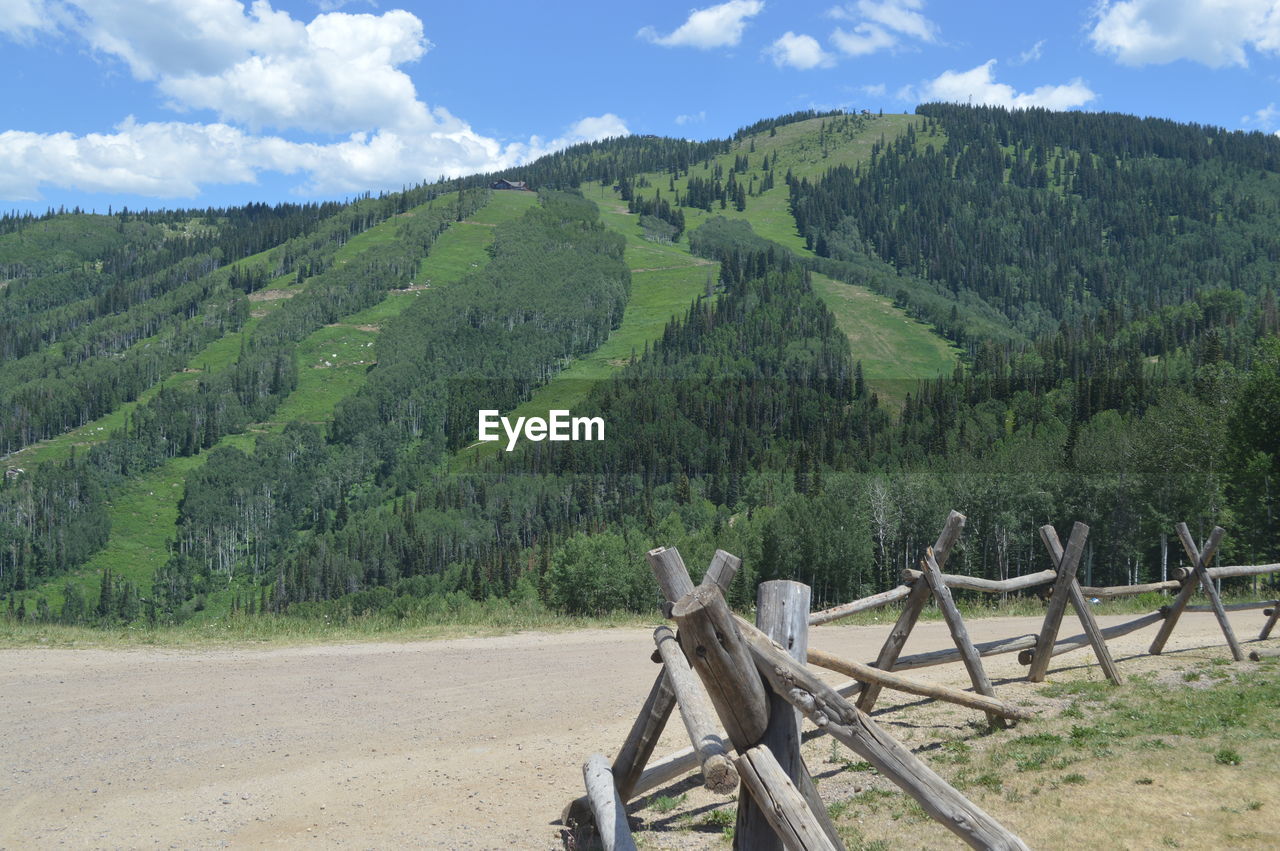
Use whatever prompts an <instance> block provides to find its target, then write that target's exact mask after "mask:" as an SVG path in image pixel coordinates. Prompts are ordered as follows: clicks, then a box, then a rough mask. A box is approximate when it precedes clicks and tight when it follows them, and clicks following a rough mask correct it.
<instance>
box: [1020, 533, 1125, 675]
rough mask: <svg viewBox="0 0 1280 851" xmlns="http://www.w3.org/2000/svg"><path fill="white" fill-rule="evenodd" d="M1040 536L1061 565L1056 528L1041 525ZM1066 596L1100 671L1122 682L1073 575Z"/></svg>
mask: <svg viewBox="0 0 1280 851" xmlns="http://www.w3.org/2000/svg"><path fill="white" fill-rule="evenodd" d="M1040 538H1041V540H1043V541H1044V545H1045V547H1047V548H1048V550H1049V558H1050V559H1051V560H1052V561H1053V564H1054V567H1055V568H1056V567H1058V566H1059V565H1061V564H1062V557H1063V555H1064V553H1063V550H1062V541H1060V540H1059V539H1058V530H1057V529H1054V528H1053V527H1052V526H1047V525H1046V526H1042V527H1041V528H1040ZM1067 598H1068V600H1070V602H1071V605H1072V607H1074V608H1075V610H1076V615H1077V616H1078V617H1079V618H1080V626H1082V627H1083V628H1084V634H1085V635H1087V636H1088V637H1089V644H1090V645H1091V646H1092V647H1093V655H1094V656H1096V657H1097V659H1098V664H1099V665H1100V666H1101V667H1102V672H1103V673H1104V674H1106V676H1107V679H1109V680H1110V681H1111V682H1112V683H1114V684H1115V685H1120V684H1121V683H1123V682H1124V677H1122V676H1120V669H1119V668H1117V667H1116V663H1115V660H1113V659H1112V658H1111V651H1110V650H1109V649H1108V648H1107V642H1106V640H1105V639H1103V637H1102V633H1101V632H1100V631H1099V629H1098V621H1097V619H1096V618H1094V616H1093V610H1092V609H1091V608H1089V602H1088V601H1087V600H1085V598H1084V593H1083V592H1082V591H1081V590H1080V583H1079V581H1077V579H1076V577H1074V576H1073V577H1071V584H1070V587H1069V588H1068V589H1067ZM1055 640H1056V636H1055Z"/></svg>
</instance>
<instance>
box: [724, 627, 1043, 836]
mask: <svg viewBox="0 0 1280 851" xmlns="http://www.w3.org/2000/svg"><path fill="white" fill-rule="evenodd" d="M738 623H739V628H740V631H741V634H742V638H743V640H744V641H745V642H746V644H747V645H748V646H749V647H750V649H751V654H752V656H753V657H754V659H755V663H756V666H757V667H758V668H759V670H760V673H761V674H763V675H764V678H765V679H766V680H768V682H769V684H770V686H771V687H772V688H773V691H774V692H775V693H777V694H780V695H782V696H783V697H785V698H786V699H787V701H788V702H790V703H791V705H792V706H795V707H796V708H798V709H799V710H800V711H801V712H803V713H804V714H805V715H806V716H807V717H808V718H809V720H810V721H812V722H813V723H814V724H815V725H816V726H817V727H818V728H819V729H821V730H825V731H826V732H827V733H830V734H831V735H832V736H834V737H835V738H836V739H838V740H839V741H840V742H842V743H844V744H845V745H847V746H848V747H849V748H850V749H852V750H853V751H854V752H855V753H857V754H858V755H859V756H861V757H862V758H863V759H865V760H867V761H868V762H870V763H871V764H872V765H873V766H875V768H876V770H878V771H879V772H880V773H881V774H883V775H884V776H885V777H888V778H889V779H890V780H892V781H893V782H894V783H895V784H897V785H898V787H899V788H901V789H902V790H903V791H904V792H906V793H907V794H908V795H910V796H911V797H912V798H914V799H915V800H916V801H917V802H918V803H919V804H920V806H921V807H923V808H924V810H925V812H927V813H928V814H929V815H931V816H933V818H935V819H936V820H937V821H939V822H941V823H942V824H943V825H944V826H945V827H946V828H947V829H948V830H950V831H951V832H952V833H955V834H956V835H957V836H959V837H960V838H961V839H963V840H964V841H965V842H967V843H968V844H969V845H971V846H973V847H974V848H993V849H1025V848H1026V847H1027V846H1026V845H1025V844H1024V843H1023V842H1022V840H1020V839H1019V838H1018V837H1016V836H1014V835H1013V834H1012V833H1010V832H1009V831H1008V830H1007V829H1005V828H1004V827H1003V826H1002V825H1001V824H1000V823H999V822H997V821H996V820H995V819H993V818H992V817H991V816H989V815H988V814H987V813H985V812H984V811H983V810H982V809H981V808H980V807H978V806H977V805H975V804H974V803H973V802H971V801H969V800H968V799H967V798H965V797H964V795H962V794H960V792H958V791H956V789H954V788H953V787H952V786H951V785H950V784H948V783H947V782H946V781H945V780H943V779H942V778H941V777H939V776H938V775H937V774H935V773H934V772H933V770H932V769H931V768H929V767H928V766H927V765H925V764H924V763H923V762H921V761H920V760H919V759H918V758H917V757H916V756H915V754H913V753H912V752H911V751H910V750H909V749H907V748H906V747H905V746H903V745H902V744H901V743H899V742H898V741H896V740H895V739H894V738H893V737H891V736H890V735H889V734H887V733H885V732H884V731H883V730H882V729H880V726H879V725H878V724H876V723H875V722H874V721H872V720H871V719H870V718H869V717H868V716H867V714H866V713H864V712H862V711H861V710H860V709H858V708H857V707H855V706H853V705H852V704H850V703H849V702H848V701H847V700H845V699H844V698H843V697H841V696H840V695H839V694H837V693H836V692H835V691H834V690H833V689H832V688H831V687H829V686H827V685H826V684H825V683H823V682H822V681H821V680H819V679H818V678H817V677H816V676H815V675H814V674H813V673H812V672H811V671H809V670H808V669H807V668H806V667H805V666H804V665H801V664H800V663H799V662H797V661H796V660H794V659H792V658H791V657H790V656H788V655H787V654H786V653H785V652H784V651H783V650H782V648H780V647H778V646H776V645H775V644H774V643H773V642H772V641H771V640H770V639H769V637H768V636H767V635H765V634H764V633H762V632H760V631H759V630H757V629H756V628H755V627H753V626H751V624H749V623H746V622H745V621H742V620H739V622H738Z"/></svg>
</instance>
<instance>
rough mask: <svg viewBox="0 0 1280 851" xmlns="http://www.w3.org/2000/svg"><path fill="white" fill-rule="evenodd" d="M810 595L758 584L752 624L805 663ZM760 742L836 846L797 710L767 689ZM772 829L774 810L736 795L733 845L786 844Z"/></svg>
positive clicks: (799, 586)
mask: <svg viewBox="0 0 1280 851" xmlns="http://www.w3.org/2000/svg"><path fill="white" fill-rule="evenodd" d="M810 598H811V592H810V590H809V586H808V585H805V584H803V583H801V582H792V581H790V580H785V579H778V580H774V581H772V582H764V583H761V584H760V586H759V587H758V588H757V589H756V627H757V628H758V629H760V631H762V632H763V633H765V634H766V635H768V636H769V637H770V638H772V639H773V640H774V641H776V642H778V644H779V645H781V646H782V647H783V648H785V649H786V651H787V653H789V654H790V655H791V657H792V658H793V659H797V660H799V661H800V662H804V661H805V658H806V657H807V655H808V650H809V600H810ZM756 676H757V677H758V676H759V674H758V673H757V674H756ZM759 744H760V745H761V746H763V747H765V748H768V750H769V751H770V752H771V754H772V756H773V758H774V759H775V760H776V762H777V765H778V766H779V770H781V771H782V772H783V773H784V775H785V776H786V777H788V778H790V781H791V783H792V784H794V786H795V788H796V789H797V790H799V792H800V794H801V795H802V796H803V798H804V800H805V801H806V802H808V805H809V809H811V810H812V811H813V818H814V819H815V821H816V823H817V824H818V825H820V826H821V828H822V832H823V833H824V834H825V835H826V837H827V838H828V839H829V844H830V845H833V846H835V847H839V846H840V844H841V843H840V833H839V831H838V830H836V827H835V825H834V824H832V823H831V819H830V817H829V816H828V815H827V809H826V805H825V804H824V803H822V797H821V796H820V795H819V794H818V790H817V787H815V786H814V785H813V778H812V777H811V776H810V775H809V768H808V766H806V765H805V763H804V758H803V757H802V756H801V755H800V713H799V712H798V711H797V710H795V709H793V708H792V707H791V704H789V703H787V701H786V700H784V699H783V698H781V697H779V696H778V695H776V694H774V693H773V692H772V691H770V692H769V725H768V726H767V727H766V728H765V731H764V736H763V737H762V738H761V740H760V743H759ZM758 749H759V748H758V747H757V748H755V749H753V750H758ZM738 766H739V774H741V768H742V757H739V759H738ZM742 782H743V791H744V792H745V791H746V790H747V789H748V787H749V786H750V783H749V782H748V778H746V777H743V778H742ZM777 828H778V826H777V824H776V823H775V820H774V814H773V813H771V812H769V811H768V808H767V807H764V806H761V805H760V804H758V803H757V798H755V797H753V795H749V794H739V795H738V822H737V826H736V827H735V829H734V845H735V847H743V848H750V849H752V851H756V849H759V851H773V849H781V848H783V847H784V845H786V842H785V839H784V836H783V834H782V833H779V832H778V829H777ZM739 837H741V842H740V841H739ZM743 843H745V844H743ZM806 847H808V846H806Z"/></svg>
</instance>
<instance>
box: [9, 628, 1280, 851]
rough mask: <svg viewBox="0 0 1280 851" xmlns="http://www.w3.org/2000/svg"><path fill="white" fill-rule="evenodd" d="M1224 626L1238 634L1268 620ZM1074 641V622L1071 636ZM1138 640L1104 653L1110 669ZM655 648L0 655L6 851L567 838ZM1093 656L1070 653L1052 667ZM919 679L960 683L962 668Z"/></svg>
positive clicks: (452, 646)
mask: <svg viewBox="0 0 1280 851" xmlns="http://www.w3.org/2000/svg"><path fill="white" fill-rule="evenodd" d="M1126 619H1127V617H1125V616H1117V617H1113V618H1103V619H1102V621H1103V625H1104V626H1106V625H1110V624H1112V623H1118V622H1121V621H1123V620H1126ZM1232 621H1233V623H1234V624H1235V625H1236V628H1237V630H1238V632H1239V633H1240V634H1241V636H1242V637H1252V636H1253V635H1256V632H1257V629H1258V627H1259V626H1260V622H1261V617H1260V613H1257V612H1242V613H1237V614H1235V615H1233V617H1232ZM1038 627H1039V619H1038V618H991V619H981V620H973V621H970V623H969V629H970V633H971V634H972V636H973V638H974V640H975V641H984V640H991V639H995V638H1002V637H1011V636H1015V635H1021V634H1025V633H1030V632H1034V631H1035V630H1036V629H1038ZM888 630H889V624H887V623H886V624H884V625H879V626H858V627H840V626H827V627H820V628H818V629H816V630H815V631H814V633H813V637H812V639H811V643H812V644H813V646H815V647H820V648H822V649H825V650H830V651H832V652H835V653H839V654H843V655H848V656H851V657H852V658H857V659H871V658H873V657H874V656H875V653H876V650H877V649H878V648H879V646H880V644H881V642H882V641H883V639H884V637H885V636H886V635H887V633H888ZM1076 631H1077V630H1076V629H1075V628H1074V624H1073V623H1072V620H1071V619H1070V618H1068V619H1067V621H1066V622H1065V623H1064V630H1063V634H1064V635H1066V634H1074V633H1075V632H1076ZM1152 634H1153V631H1152V630H1151V629H1147V630H1143V631H1141V632H1139V633H1136V634H1134V635H1131V636H1127V637H1125V638H1121V639H1119V640H1117V641H1116V642H1114V643H1113V645H1112V646H1113V652H1114V653H1115V655H1116V656H1117V658H1118V659H1120V660H1121V662H1120V664H1121V667H1122V669H1124V667H1125V662H1124V661H1123V660H1124V659H1125V657H1126V656H1130V655H1131V654H1136V653H1140V652H1142V651H1143V650H1144V649H1145V647H1146V644H1147V643H1148V642H1149V641H1150V638H1151V635H1152ZM1221 643H1222V639H1221V635H1220V633H1218V632H1217V625H1216V623H1215V622H1214V620H1213V618H1212V616H1211V615H1202V614H1198V613H1197V614H1191V615H1187V616H1185V617H1184V619H1183V621H1182V622H1181V623H1180V625H1179V628H1178V630H1177V631H1176V632H1175V634H1174V638H1173V639H1172V641H1171V642H1170V646H1169V648H1168V653H1169V656H1168V658H1172V659H1176V658H1177V652H1178V651H1187V650H1189V649H1190V648H1197V647H1203V646H1207V645H1218V644H1221ZM1276 643H1277V642H1276V641H1274V640H1273V641H1271V642H1268V644H1270V645H1275V644H1276ZM946 646H949V638H948V637H947V634H946V629H945V627H944V626H943V625H942V624H941V623H938V622H925V623H922V624H920V626H919V627H917V630H916V632H915V634H914V635H913V637H912V639H911V642H910V643H909V645H908V649H907V652H918V651H927V650H935V649H941V648H943V647H946ZM652 647H653V644H652V639H651V636H650V632H649V631H648V630H644V629H611V630H584V631H578V632H567V633H524V634H517V635H508V636H501V637H493V638H476V639H455V640H445V641H433V642H421V643H400V644H391V643H376V644H349V645H336V646H319V647H288V648H272V649H263V650H258V649H212V650H206V649H200V650H155V649H128V650H63V649H35V648H18V649H8V650H3V651H0V754H3V758H2V762H3V765H4V770H3V771H0V846H2V847H11V846H12V847H17V846H28V847H29V846H49V845H54V844H67V845H72V846H82V847H89V846H92V847H134V846H142V845H147V846H153V845H171V846H178V847H192V846H208V845H219V844H233V845H259V844H286V845H293V844H301V843H302V842H304V841H305V842H316V841H318V842H320V843H322V844H325V845H343V846H358V847H370V846H377V847H388V846H395V845H412V846H418V847H423V846H426V847H438V848H556V847H560V840H559V827H558V826H557V825H555V824H554V822H555V820H556V819H557V818H558V816H559V813H560V810H561V808H562V807H563V805H564V804H565V803H566V802H567V800H568V799H569V798H571V797H574V796H576V795H577V794H579V793H580V792H579V790H580V787H581V783H582V781H581V764H582V762H583V760H584V759H585V758H586V756H587V755H588V754H590V753H591V752H593V751H600V752H603V753H606V754H611V753H612V752H613V751H614V750H615V749H616V747H617V745H618V743H619V742H620V741H621V740H622V737H623V736H624V735H625V734H626V731H627V729H628V728H629V727H630V724H631V722H632V720H633V719H634V717H635V713H636V712H637V711H638V709H639V707H640V705H641V703H642V702H643V700H644V697H645V694H646V693H647V691H648V689H649V686H650V684H651V683H652V680H653V676H654V674H655V672H656V666H655V665H654V664H653V663H652V662H651V661H650V660H649V654H650V652H651V651H652ZM1221 653H1222V654H1223V655H1226V649H1225V647H1223V648H1221ZM1091 658H1092V657H1091V655H1090V654H1088V653H1087V652H1086V651H1078V652H1076V653H1073V654H1071V655H1069V656H1065V657H1061V659H1060V664H1061V665H1062V666H1066V667H1075V666H1079V665H1081V664H1082V663H1085V662H1086V661H1089V660H1091ZM988 662H989V671H990V673H991V676H992V679H993V680H995V681H996V682H997V690H998V691H999V692H1000V694H1001V696H1002V697H1005V698H1006V699H1010V700H1014V701H1018V700H1028V701H1030V702H1035V699H1036V698H1035V693H1034V689H1033V688H1032V687H1031V686H1029V685H1026V684H1023V683H1018V682H1004V683H1002V682H1001V680H1004V679H1006V678H1012V677H1017V676H1019V675H1021V674H1022V673H1023V672H1024V671H1025V669H1024V668H1022V667H1021V666H1020V665H1018V664H1017V662H1016V659H1015V658H1014V657H1012V656H1005V657H999V658H996V659H990V660H988ZM1056 667H1057V666H1055V668H1056ZM913 675H914V676H918V677H920V678H931V679H934V680H935V681H938V682H947V683H952V684H963V683H964V672H963V669H962V668H961V666H959V665H949V666H944V667H941V668H932V669H926V670H922V671H917V672H913ZM1052 676H1053V674H1052V673H1051V677H1052ZM839 679H840V678H839V677H833V678H832V680H833V681H836V680H839ZM899 702H901V703H906V702H908V701H906V700H901V701H900V700H899V697H898V696H896V695H893V694H891V693H888V692H886V700H885V701H884V703H883V705H884V706H886V707H891V706H894V705H896V704H898V703H899ZM885 720H889V716H888V715H886V716H885ZM903 729H906V728H903ZM683 734H684V732H683V728H682V725H680V724H679V723H673V724H670V725H668V730H667V732H666V734H665V735H664V737H663V741H662V743H661V744H660V745H659V752H660V753H665V752H668V751H671V750H676V749H679V748H680V747H683V746H684V745H687V741H685V742H681V741H680V737H681V736H682V735H683ZM895 734H896V735H902V736H904V738H906V737H908V736H907V734H906V733H905V732H903V731H902V730H898V729H895ZM910 743H911V744H912V745H913V746H916V745H920V744H923V742H918V741H912V742H910ZM825 788H827V787H826V781H824V789H825ZM944 837H945V834H940V835H939V837H938V838H939V840H940V841H942V840H944ZM692 840H693V841H694V842H695V843H696V844H699V845H700V844H701V842H702V841H703V840H702V838H699V837H692ZM681 841H682V842H685V841H688V840H687V839H686V840H681ZM719 841H720V840H719V839H718V838H717V837H711V836H707V837H705V842H706V843H707V844H708V845H709V846H710V845H711V844H713V843H718V842H719Z"/></svg>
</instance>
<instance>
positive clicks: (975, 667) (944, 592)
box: [924, 547, 1005, 727]
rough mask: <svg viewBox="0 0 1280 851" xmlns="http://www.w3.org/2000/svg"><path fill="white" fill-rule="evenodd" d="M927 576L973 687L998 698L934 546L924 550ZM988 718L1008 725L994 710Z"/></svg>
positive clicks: (992, 721)
mask: <svg viewBox="0 0 1280 851" xmlns="http://www.w3.org/2000/svg"><path fill="white" fill-rule="evenodd" d="M924 577H925V579H926V580H928V582H929V587H930V588H931V589H932V590H933V599H935V600H937V601H938V608H939V609H942V617H943V619H944V620H946V622H947V629H949V630H950V631H951V637H952V639H954V640H955V643H956V647H958V648H959V649H960V658H961V659H963V660H964V667H965V670H967V671H968V672H969V680H970V682H972V683H973V690H974V691H976V692H977V693H978V694H985V695H986V696H987V697H995V696H996V690H995V688H994V687H993V686H992V685H991V679H990V678H989V677H988V676H987V669H986V668H984V667H983V666H982V657H981V656H979V655H978V651H977V649H976V648H975V647H974V646H973V639H971V638H969V630H968V629H967V628H966V627H965V625H964V618H962V617H961V616H960V610H959V609H957V608H956V601H955V600H953V599H952V598H951V589H950V588H948V587H947V583H946V582H945V581H943V579H942V568H940V567H939V566H938V562H937V559H935V558H934V555H933V548H932V547H930V548H929V549H927V550H925V554H924ZM987 721H988V722H990V724H991V726H993V727H1003V726H1005V721H1004V719H1003V718H1001V717H1000V716H999V715H997V714H995V713H994V712H988V713H987Z"/></svg>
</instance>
